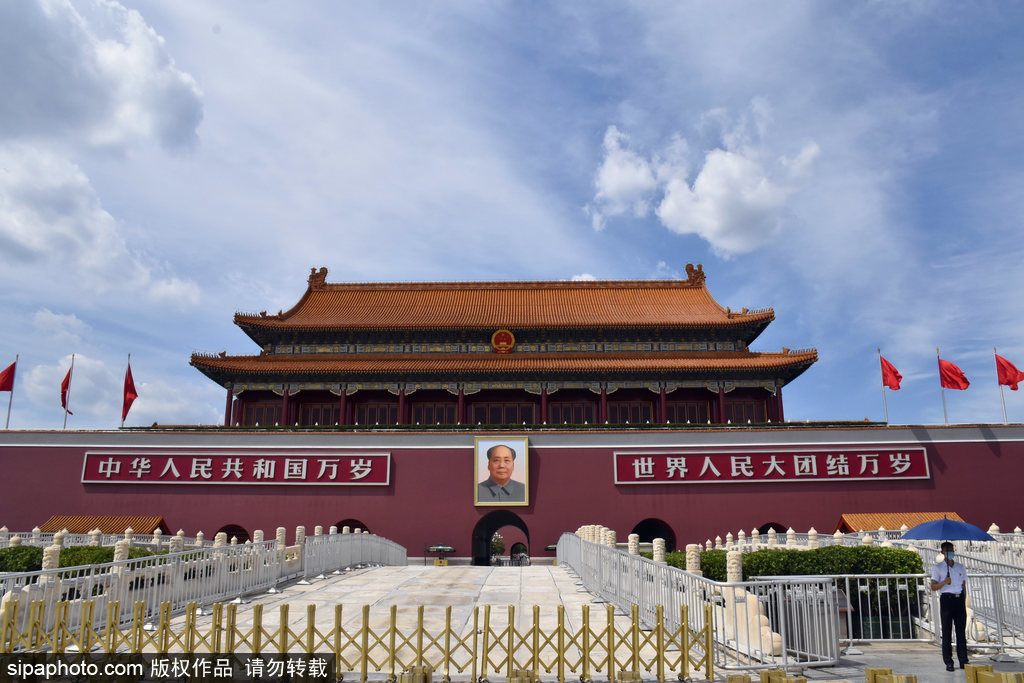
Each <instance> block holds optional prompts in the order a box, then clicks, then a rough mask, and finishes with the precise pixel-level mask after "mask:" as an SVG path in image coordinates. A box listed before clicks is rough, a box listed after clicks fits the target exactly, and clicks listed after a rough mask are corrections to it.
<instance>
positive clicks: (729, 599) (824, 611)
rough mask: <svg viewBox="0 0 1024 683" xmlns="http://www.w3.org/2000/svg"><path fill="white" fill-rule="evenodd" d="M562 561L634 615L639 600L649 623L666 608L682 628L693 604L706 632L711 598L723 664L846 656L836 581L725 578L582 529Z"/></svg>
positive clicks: (562, 549) (827, 660) (804, 662)
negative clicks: (602, 540) (601, 540)
mask: <svg viewBox="0 0 1024 683" xmlns="http://www.w3.org/2000/svg"><path fill="white" fill-rule="evenodd" d="M558 562H559V563H560V564H566V565H567V566H568V567H569V568H570V569H572V571H573V572H575V573H576V575H577V576H579V578H580V581H581V582H582V584H583V585H584V586H585V587H586V588H587V589H588V590H589V591H591V592H592V593H595V594H596V595H598V596H599V597H600V598H601V599H603V600H606V601H607V602H609V603H611V604H614V605H615V606H616V607H619V608H620V609H623V610H625V611H627V612H628V611H629V610H630V608H631V606H632V605H634V604H635V605H637V606H638V608H639V613H640V615H641V617H642V618H644V619H645V620H647V621H648V622H653V619H654V615H655V610H656V607H657V606H658V605H661V606H662V607H663V610H664V615H665V620H666V622H668V623H669V624H670V625H671V626H672V627H673V628H678V626H679V624H678V623H677V622H678V620H679V615H680V611H681V610H680V607H681V606H682V605H686V606H687V614H688V620H689V622H690V624H689V626H690V628H692V629H695V630H697V629H702V628H703V627H704V606H705V605H706V604H708V603H709V602H710V603H711V604H713V605H714V610H713V615H714V616H713V619H714V640H715V643H716V647H715V648H714V662H715V666H716V667H721V668H724V669H755V668H778V667H782V668H785V667H792V666H828V665H832V664H835V663H836V662H837V661H838V659H839V654H840V652H839V600H838V595H837V590H836V587H835V584H834V582H833V581H832V579H830V578H822V577H786V578H782V579H773V580H766V581H745V582H741V583H719V582H717V581H711V580H709V579H706V578H704V577H701V576H697V575H695V574H690V573H688V572H685V571H683V570H681V569H677V568H675V567H670V566H668V565H665V564H660V563H655V562H653V561H651V560H648V559H646V558H644V557H641V556H639V555H630V554H628V553H625V552H623V551H620V550H616V549H614V548H611V547H608V546H604V545H599V544H596V543H591V542H589V541H584V540H583V539H581V538H580V537H579V536H576V535H575V534H563V535H562V537H561V538H560V539H559V541H558Z"/></svg>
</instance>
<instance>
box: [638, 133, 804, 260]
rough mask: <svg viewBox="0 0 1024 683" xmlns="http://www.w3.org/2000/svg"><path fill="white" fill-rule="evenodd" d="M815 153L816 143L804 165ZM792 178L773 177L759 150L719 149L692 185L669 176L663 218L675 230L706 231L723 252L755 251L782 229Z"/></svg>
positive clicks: (714, 246) (705, 235)
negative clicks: (759, 155)
mask: <svg viewBox="0 0 1024 683" xmlns="http://www.w3.org/2000/svg"><path fill="white" fill-rule="evenodd" d="M814 155H815V152H814V150H813V148H811V147H810V146H808V147H807V148H805V149H804V150H803V151H801V153H800V155H798V158H800V159H803V160H804V161H803V162H802V163H801V165H800V168H803V167H804V166H805V165H806V164H807V163H809V162H808V161H806V159H807V158H812V159H813V157H814ZM787 180H789V178H785V177H784V178H782V179H781V180H775V179H773V178H771V177H770V176H769V173H768V171H767V170H766V169H765V167H764V165H763V164H762V163H761V162H760V161H759V160H758V159H757V158H756V156H755V155H754V154H749V153H748V154H744V153H738V152H732V151H729V150H724V149H714V150H711V151H710V152H708V154H707V156H706V157H705V159H704V166H703V167H702V168H701V170H700V173H698V174H697V178H696V179H695V180H694V182H693V185H692V186H690V185H689V184H687V183H686V181H685V180H682V179H679V178H674V179H672V180H671V181H669V183H668V185H667V187H666V188H665V195H664V198H663V199H662V201H661V204H659V206H658V211H657V213H658V218H659V219H661V222H662V224H663V225H664V226H665V227H667V228H668V229H669V230H671V231H672V232H675V233H678V234H695V235H698V236H700V237H701V238H703V239H704V240H706V241H707V242H708V243H709V244H710V245H711V247H712V249H714V251H715V252H716V253H718V254H720V255H722V256H729V255H732V254H741V253H746V252H750V251H753V250H754V249H756V248H757V247H759V246H761V245H764V244H767V243H768V242H771V241H772V240H773V239H774V238H775V237H777V236H778V234H779V233H780V231H781V219H782V212H783V209H784V208H785V206H786V200H787V199H789V197H790V196H791V195H792V194H793V193H794V192H795V191H796V188H795V187H794V186H793V185H792V184H790V183H789V182H787Z"/></svg>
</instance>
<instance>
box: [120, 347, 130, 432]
mask: <svg viewBox="0 0 1024 683" xmlns="http://www.w3.org/2000/svg"><path fill="white" fill-rule="evenodd" d="M128 369H129V370H131V369H132V354H130V353H129V354H128ZM122 400H123V397H122ZM121 412H122V413H124V410H122V411H121ZM125 417H126V416H125V415H122V416H121V429H124V418H125Z"/></svg>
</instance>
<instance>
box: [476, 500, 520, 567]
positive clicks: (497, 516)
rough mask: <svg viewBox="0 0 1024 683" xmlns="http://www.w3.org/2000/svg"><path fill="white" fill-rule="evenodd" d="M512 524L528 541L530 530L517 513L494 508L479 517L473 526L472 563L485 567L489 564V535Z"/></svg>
mask: <svg viewBox="0 0 1024 683" xmlns="http://www.w3.org/2000/svg"><path fill="white" fill-rule="evenodd" d="M506 526H514V527H515V528H517V529H519V530H520V531H522V532H523V533H524V534H525V535H526V542H527V543H529V542H530V530H529V529H528V528H527V526H526V523H525V522H523V520H522V519H520V517H519V515H517V514H515V513H514V512H509V511H508V510H495V511H494V512H489V513H487V514H486V515H484V516H483V517H481V518H480V521H479V522H477V523H476V526H474V527H473V564H474V565H477V566H483V567H487V566H490V564H491V536H493V535H494V532H495V531H497V530H498V529H501V528H502V527H506Z"/></svg>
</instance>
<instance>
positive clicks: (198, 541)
mask: <svg viewBox="0 0 1024 683" xmlns="http://www.w3.org/2000/svg"><path fill="white" fill-rule="evenodd" d="M205 538H206V536H204V535H203V532H202V531H197V532H196V547H197V548H202V547H203V540H205Z"/></svg>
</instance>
